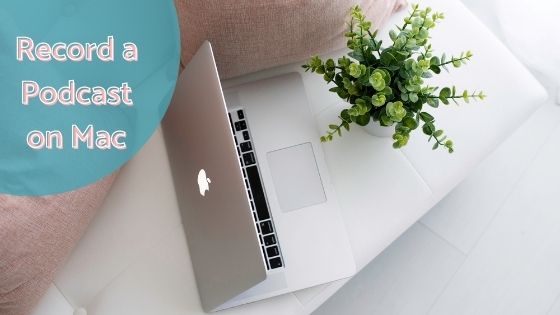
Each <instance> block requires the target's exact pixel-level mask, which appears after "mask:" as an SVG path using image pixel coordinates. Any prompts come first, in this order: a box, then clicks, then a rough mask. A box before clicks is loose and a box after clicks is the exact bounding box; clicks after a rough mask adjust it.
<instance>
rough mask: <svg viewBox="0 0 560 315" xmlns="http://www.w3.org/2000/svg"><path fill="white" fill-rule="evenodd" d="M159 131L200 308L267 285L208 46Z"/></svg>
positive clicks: (188, 72)
mask: <svg viewBox="0 0 560 315" xmlns="http://www.w3.org/2000/svg"><path fill="white" fill-rule="evenodd" d="M162 129H163V132H164V137H165V143H166V146H167V152H168V155H169V160H170V165H171V168H172V173H173V179H174V182H175V191H176V195H177V199H178V203H179V207H180V211H181V217H182V221H183V226H184V228H185V233H186V236H187V242H188V246H189V252H190V256H191V260H192V264H193V269H194V272H195V277H196V281H197V285H198V291H199V294H200V298H201V301H202V306H203V308H204V309H205V310H206V311H212V310H215V309H216V308H218V307H219V306H220V305H221V304H223V303H225V302H227V301H228V300H230V299H232V298H234V297H236V296H237V295H239V294H241V293H242V292H244V291H246V290H248V289H249V288H251V287H252V286H254V285H256V284H257V283H259V282H261V281H263V280H264V279H265V278H266V266H265V265H264V262H263V258H262V253H261V247H260V244H259V241H258V239H257V232H256V227H255V223H254V221H253V217H252V214H251V211H250V210H249V209H250V205H249V199H248V196H247V191H246V189H245V185H244V181H243V174H242V173H241V168H240V165H239V158H238V156H237V152H236V148H235V143H234V140H233V134H232V132H231V129H230V123H229V119H228V113H227V110H226V104H225V101H224V97H223V93H222V87H221V84H220V80H219V76H218V71H217V68H216V64H215V61H214V56H213V53H212V48H211V45H210V43H209V42H204V44H202V46H201V47H200V48H199V50H198V52H197V53H196V54H195V56H194V57H193V58H192V60H191V61H190V62H189V64H188V65H187V66H186V68H185V70H184V71H183V73H182V74H181V75H180V77H179V79H178V81H177V86H176V89H175V94H174V96H173V99H172V101H171V104H170V106H169V109H168V111H167V113H166V115H165V117H164V119H163V122H162Z"/></svg>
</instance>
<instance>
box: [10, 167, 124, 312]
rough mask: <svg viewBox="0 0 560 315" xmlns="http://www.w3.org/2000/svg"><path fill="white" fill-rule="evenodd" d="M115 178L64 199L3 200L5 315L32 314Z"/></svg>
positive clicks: (106, 179)
mask: <svg viewBox="0 0 560 315" xmlns="http://www.w3.org/2000/svg"><path fill="white" fill-rule="evenodd" d="M115 177H116V174H113V175H110V176H107V177H106V178H104V179H102V180H101V181H99V182H97V183H95V184H92V185H90V186H88V187H85V188H82V189H79V190H76V191H72V192H68V193H64V194H60V195H53V196H44V197H16V196H8V195H0V314H2V315H22V314H27V313H29V312H30V311H31V310H32V308H33V307H34V306H35V304H36V303H37V302H38V301H39V298H40V297H41V296H42V295H43V293H44V292H45V291H46V290H47V288H48V286H49V285H50V283H51V282H52V280H53V277H54V274H55V272H56V270H57V269H58V268H59V267H60V266H61V265H62V263H63V262H64V260H65V259H66V257H67V256H68V255H69V254H70V252H71V250H72V248H73V247H74V245H75V244H76V243H77V241H78V240H79V238H80V236H81V235H82V233H83V232H84V231H85V229H86V227H87V225H88V223H89V222H90V220H91V218H92V217H93V215H94V214H95V213H96V211H97V209H99V207H100V206H101V204H102V203H103V200H104V199H105V196H106V195H107V192H108V191H109V188H110V187H111V184H112V183H113V180H114V179H115Z"/></svg>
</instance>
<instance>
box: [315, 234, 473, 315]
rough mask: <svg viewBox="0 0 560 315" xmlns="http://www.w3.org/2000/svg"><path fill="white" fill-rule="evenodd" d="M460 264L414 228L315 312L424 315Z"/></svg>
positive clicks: (443, 247)
mask: <svg viewBox="0 0 560 315" xmlns="http://www.w3.org/2000/svg"><path fill="white" fill-rule="evenodd" d="M463 260H464V255H463V254H462V253H461V252H459V251H458V250H457V249H455V248H454V247H452V246H450V245H449V244H447V243H446V242H445V241H444V240H442V239H441V238H439V237H437V236H436V235H434V234H433V233H431V232H430V231H429V230H428V229H427V228H426V227H424V226H423V225H422V224H419V223H417V224H415V225H413V226H412V227H411V228H410V229H409V230H408V231H407V232H406V233H405V234H404V235H403V236H402V237H400V238H399V239H398V240H397V241H395V242H394V243H393V244H392V245H391V246H390V247H389V248H388V249H387V250H385V251H384V252H383V253H382V254H381V255H379V256H378V257H377V258H376V259H375V260H374V261H373V262H372V263H371V264H369V265H368V266H366V267H365V268H364V269H363V270H362V271H361V272H360V273H359V274H357V275H356V276H354V277H353V278H352V280H350V281H349V282H348V284H347V287H344V289H343V290H341V291H340V293H338V294H336V296H335V298H332V299H330V300H328V301H327V302H326V303H325V304H323V305H321V307H320V308H319V309H318V310H317V312H316V313H317V314H324V315H340V314H353V315H360V314H364V315H365V314H403V315H404V314H424V313H426V312H427V311H428V310H429V309H430V306H431V303H432V301H433V300H434V299H435V298H436V297H437V296H438V295H439V293H440V292H441V290H442V289H443V288H444V287H445V284H446V283H447V281H448V279H449V278H450V277H451V276H452V275H453V274H454V273H455V272H456V271H457V269H458V268H459V267H460V266H461V263H462V262H463ZM348 305H352V311H349V309H348Z"/></svg>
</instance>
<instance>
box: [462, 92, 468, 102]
mask: <svg viewBox="0 0 560 315" xmlns="http://www.w3.org/2000/svg"><path fill="white" fill-rule="evenodd" d="M463 100H465V102H466V103H468V102H469V92H468V91H467V90H464V91H463Z"/></svg>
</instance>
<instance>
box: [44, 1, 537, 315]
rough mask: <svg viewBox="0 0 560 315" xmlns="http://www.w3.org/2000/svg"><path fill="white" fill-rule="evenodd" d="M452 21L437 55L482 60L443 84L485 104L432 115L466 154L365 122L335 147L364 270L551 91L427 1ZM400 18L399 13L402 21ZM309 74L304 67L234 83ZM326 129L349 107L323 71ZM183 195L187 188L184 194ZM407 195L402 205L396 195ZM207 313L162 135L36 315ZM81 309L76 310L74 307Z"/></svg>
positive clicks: (316, 299)
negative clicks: (394, 144)
mask: <svg viewBox="0 0 560 315" xmlns="http://www.w3.org/2000/svg"><path fill="white" fill-rule="evenodd" d="M423 5H431V6H432V7H433V8H435V9H437V10H442V11H444V12H445V14H446V16H447V19H446V20H445V21H444V24H442V25H441V26H440V27H439V28H438V29H437V30H436V31H435V32H434V34H433V36H434V40H433V41H434V47H435V48H436V50H438V51H439V52H443V51H446V52H460V51H461V50H467V49H470V50H472V51H473V52H474V53H475V57H474V59H473V61H472V63H471V64H470V65H469V66H467V67H464V68H461V69H459V70H454V71H452V73H451V74H450V75H444V76H442V77H441V78H439V79H438V81H440V82H446V81H447V80H448V79H449V78H453V82H455V83H456V85H458V86H460V87H466V88H469V89H474V88H483V89H484V90H485V91H486V92H487V94H489V98H488V99H487V101H485V102H483V103H471V104H466V105H461V106H460V107H456V106H454V105H451V106H449V107H446V108H442V109H441V110H438V111H432V113H434V116H436V118H437V119H438V121H439V125H440V126H441V127H442V128H444V129H445V130H446V132H447V133H448V134H449V135H450V136H451V137H453V139H454V140H455V143H456V147H457V150H456V152H455V153H454V154H453V155H448V154H447V153H445V152H444V151H443V150H440V151H435V152H434V151H432V150H431V148H430V146H428V145H427V144H426V143H425V142H426V138H425V137H424V136H422V135H420V134H418V135H416V136H415V137H413V138H412V139H411V142H410V143H409V145H408V146H407V147H406V148H405V149H403V150H402V151H399V150H394V149H392V148H391V145H390V143H389V141H390V140H389V139H379V138H374V137H371V136H368V135H366V134H365V133H364V132H363V131H362V130H360V129H355V130H354V131H353V132H352V133H351V134H347V135H346V136H345V137H344V138H343V140H342V141H338V140H337V141H335V142H333V143H330V144H325V145H324V149H325V152H326V155H327V159H328V161H327V162H328V163H329V167H330V171H331V173H332V178H333V180H334V181H335V185H336V188H337V193H338V195H339V199H340V202H341V206H342V207H343V216H344V220H345V223H346V225H347V228H348V231H349V235H350V239H351V242H352V246H353V250H354V253H355V257H356V261H357V264H358V267H359V268H361V267H363V266H365V265H366V264H367V263H368V262H369V261H371V260H372V259H373V258H374V257H375V256H377V255H378V254H379V253H380V252H381V251H382V250H383V249H384V248H385V247H387V246H388V245H389V244H390V243H391V242H392V241H394V240H395V239H396V238H397V237H398V236H399V235H400V234H401V233H402V232H404V231H405V230H406V229H407V228H408V227H409V226H410V225H412V224H413V223H414V222H415V221H417V220H418V219H419V218H420V217H421V216H422V215H423V214H424V213H425V212H426V211H428V210H429V209H430V208H431V207H432V206H433V205H434V204H435V203H437V202H438V201H439V200H440V199H441V198H442V197H443V196H445V195H446V194H447V193H448V192H449V191H450V190H451V189H452V188H453V187H454V186H455V185H457V184H458V183H459V182H460V181H461V180H462V179H464V178H465V176H467V175H468V174H469V172H471V171H472V169H473V168H474V167H475V166H476V165H477V164H478V163H479V162H480V161H481V160H482V159H483V158H484V157H485V156H487V155H488V154H489V153H490V152H491V151H492V150H493V148H495V147H496V146H497V145H498V144H499V143H501V142H502V141H503V140H504V138H505V137H507V136H508V134H510V133H511V131H512V130H514V129H515V128H516V127H517V126H518V125H519V124H520V123H521V122H523V121H524V120H525V119H526V118H527V116H528V115H529V114H531V113H532V112H533V111H534V110H535V109H536V107H537V106H538V105H540V104H541V102H542V101H543V100H544V99H545V98H546V93H545V91H544V89H543V88H542V87H541V86H540V85H539V84H538V83H537V82H536V81H535V80H534V78H533V77H532V76H531V75H530V74H529V72H528V71H527V70H526V69H525V68H524V67H523V66H522V65H521V64H520V63H519V62H518V61H517V60H516V59H515V58H514V57H513V56H512V55H511V54H510V52H509V51H508V50H507V49H506V48H505V47H504V46H503V45H502V44H501V43H500V42H499V41H498V40H497V39H496V38H495V37H494V36H493V35H492V34H491V33H490V32H489V31H488V30H487V29H486V28H485V27H484V26H483V25H482V24H481V23H480V22H479V21H478V20H477V19H476V18H474V17H473V16H472V15H471V13H470V12H469V11H468V10H467V9H466V8H465V7H464V6H463V5H462V4H461V3H460V2H459V1H457V0H424V2H423ZM400 19H401V16H397V17H394V18H393V23H390V24H394V23H396V22H397V21H398V20H400ZM289 71H300V68H299V66H298V65H292V66H286V67H281V68H277V69H273V70H268V71H264V72H260V73H256V74H252V75H249V76H245V77H242V78H239V79H236V81H230V82H225V83H224V84H225V85H226V86H230V85H234V84H238V83H240V82H243V81H248V80H254V79H258V78H263V77H267V76H271V75H275V74H278V73H284V72H289ZM303 78H304V82H305V85H306V90H307V93H308V97H309V101H310V103H311V104H312V106H313V109H314V111H315V113H316V114H317V121H318V128H320V129H321V131H323V130H324V127H325V126H326V124H327V123H328V122H330V121H332V120H333V119H334V118H335V115H336V111H334V110H333V106H332V104H340V101H339V100H337V98H336V97H335V96H334V95H332V94H330V93H329V92H327V91H326V89H325V86H324V84H323V82H322V81H321V79H320V78H319V77H318V76H316V75H311V74H304V75H303ZM179 193H180V192H179ZM396 200H398V202H395V201H396ZM342 283H343V281H339V282H337V283H335V284H333V285H330V286H321V287H318V288H311V289H308V290H304V291H300V292H296V293H294V294H288V295H284V296H280V297H276V298H272V299H269V300H266V301H261V302H258V303H253V304H251V305H246V306H242V307H239V308H236V309H230V310H226V311H223V314H265V313H266V314H302V313H307V312H309V311H310V310H312V309H313V308H314V307H316V306H317V305H318V304H319V303H320V302H321V301H323V300H324V299H325V298H327V297H328V296H329V295H330V294H332V293H333V292H334V291H335V290H336V288H338V287H339V286H340V285H341V284H342ZM79 308H83V309H84V310H85V311H87V314H89V315H112V314H115V315H128V314H130V315H143V314H146V315H148V314H150V315H151V314H158V315H159V314H162V315H174V314H177V315H179V314H181V315H183V314H202V313H203V311H202V309H201V307H200V304H199V300H198V295H197V290H196V285H195V283H194V277H193V273H192V270H191V263H190V259H189V254H188V249H187V245H186V241H185V238H184V234H183V230H182V227H181V224H180V220H179V213H178V209H177V204H176V201H175V191H174V188H173V184H172V180H171V173H170V169H169V165H168V162H167V156H166V150H165V147H164V144H163V141H162V137H161V133H160V132H159V131H158V132H156V134H155V135H154V136H153V137H152V139H151V141H150V142H149V143H148V144H147V145H146V146H145V147H144V149H143V150H142V151H141V153H140V154H139V155H138V156H137V157H135V158H134V160H133V161H131V162H130V163H129V164H128V165H127V166H126V167H125V169H124V170H123V172H122V173H121V175H120V177H119V178H118V180H117V182H116V183H115V184H114V188H113V190H112V191H111V193H110V196H109V198H108V200H107V202H106V204H105V206H104V208H103V209H102V210H101V211H100V212H99V214H98V215H97V217H96V218H95V220H94V222H93V223H92V224H91V226H90V227H89V229H88V231H87V233H86V235H85V236H84V237H83V239H82V240H81V242H80V244H79V245H78V247H77V249H76V250H75V252H74V253H73V255H72V257H71V258H70V260H69V261H68V262H67V264H66V266H65V267H64V268H63V269H62V270H61V271H60V273H59V274H58V276H57V278H56V280H55V282H54V284H53V287H52V288H51V291H49V293H48V294H47V295H46V296H45V298H44V299H43V301H42V302H41V305H40V306H39V307H38V308H37V310H36V312H35V315H66V314H73V313H74V314H80V315H82V314H83V311H84V310H78V309H79ZM74 310H78V311H76V312H74Z"/></svg>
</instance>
